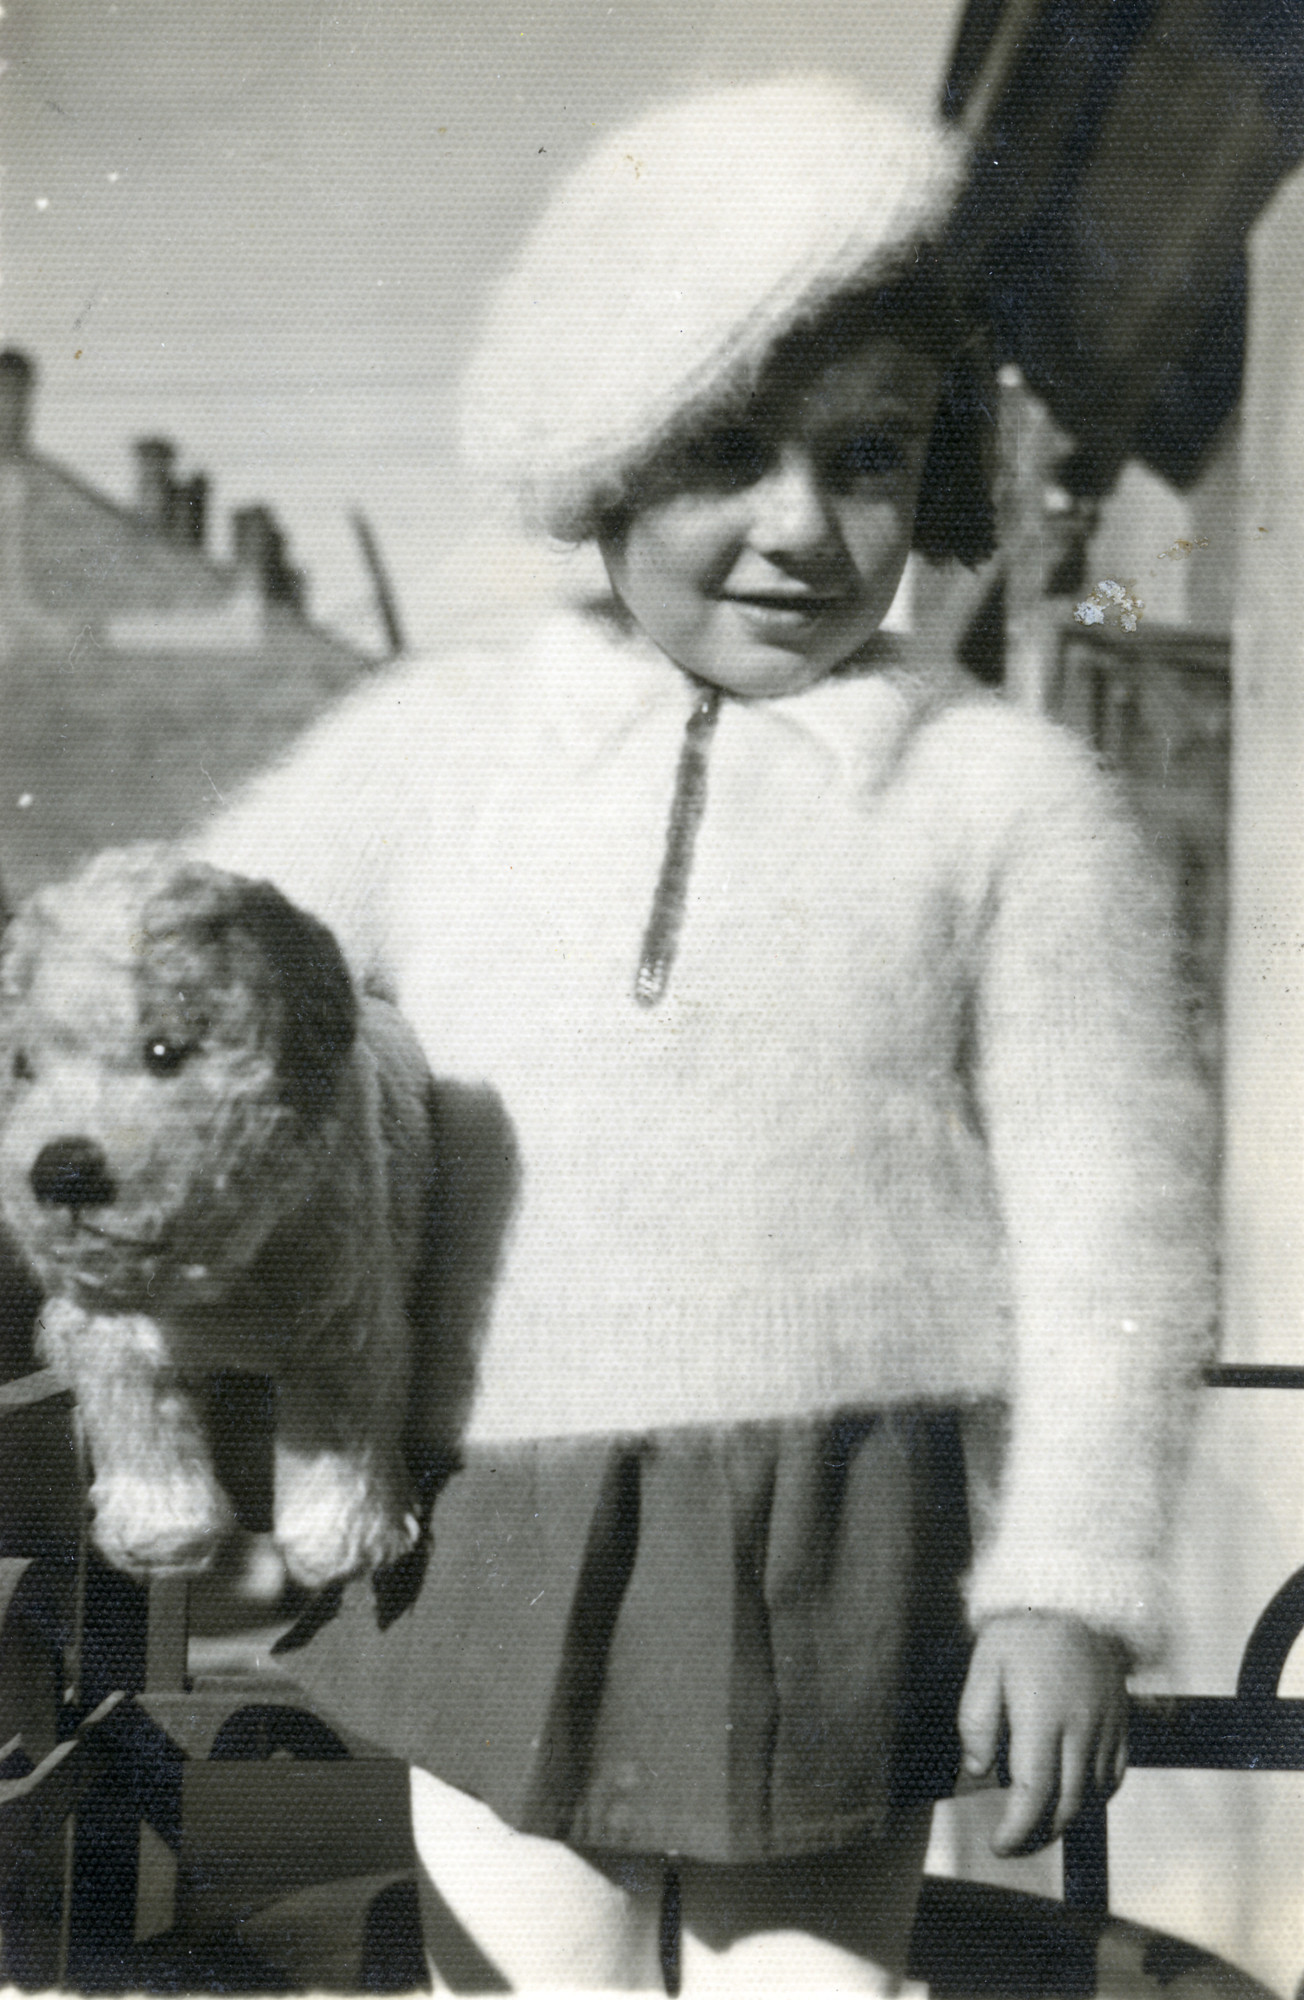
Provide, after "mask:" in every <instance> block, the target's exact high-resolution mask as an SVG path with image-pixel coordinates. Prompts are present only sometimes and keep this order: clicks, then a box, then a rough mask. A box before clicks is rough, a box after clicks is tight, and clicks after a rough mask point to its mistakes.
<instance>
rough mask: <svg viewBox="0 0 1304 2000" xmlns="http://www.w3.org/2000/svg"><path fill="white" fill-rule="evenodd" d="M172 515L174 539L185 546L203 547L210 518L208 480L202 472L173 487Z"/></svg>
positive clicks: (179, 481) (178, 482) (192, 547)
mask: <svg viewBox="0 0 1304 2000" xmlns="http://www.w3.org/2000/svg"><path fill="white" fill-rule="evenodd" d="M170 515H171V525H172V539H173V541H174V542H180V543H181V545H182V546H183V548H188V549H202V548H203V546H204V531H205V526H206V524H207V520H208V481H207V479H205V477H204V475H203V473H202V472H196V473H195V474H194V475H193V477H191V478H190V479H182V480H178V481H177V483H176V484H175V485H174V486H173V487H172V489H171V508H170Z"/></svg>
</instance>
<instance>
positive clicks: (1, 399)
mask: <svg viewBox="0 0 1304 2000" xmlns="http://www.w3.org/2000/svg"><path fill="white" fill-rule="evenodd" d="M35 382H36V370H35V368H34V367H33V366H32V364H31V362H30V361H29V360H28V358H27V356H26V355H25V354H20V353H19V351H18V349H17V348H16V347H6V348H5V350H4V352H3V354H0V458H14V457H17V456H19V455H20V454H21V453H23V452H25V451H26V450H27V425H28V418H29V416H30V414H31V401H32V389H33V387H34V385H35Z"/></svg>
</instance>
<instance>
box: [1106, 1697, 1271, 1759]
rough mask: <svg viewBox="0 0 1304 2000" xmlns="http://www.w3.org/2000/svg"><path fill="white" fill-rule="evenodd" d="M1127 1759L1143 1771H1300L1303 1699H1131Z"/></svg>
mask: <svg viewBox="0 0 1304 2000" xmlns="http://www.w3.org/2000/svg"><path fill="white" fill-rule="evenodd" d="M1127 1760H1128V1763H1129V1764H1131V1765H1133V1766H1134V1767H1136V1768H1139V1769H1148V1770H1173V1769H1177V1768H1186V1769H1188V1770H1195V1771H1299V1770H1304V1701H1294V1700H1281V1699H1273V1700H1268V1701H1251V1700H1248V1699H1246V1698H1245V1697H1244V1696H1236V1695H1199V1694H1184V1695H1169V1696H1155V1697H1149V1696H1148V1697H1146V1699H1144V1700H1133V1702H1132V1704H1131V1708H1130V1713H1129V1717H1128V1742H1127Z"/></svg>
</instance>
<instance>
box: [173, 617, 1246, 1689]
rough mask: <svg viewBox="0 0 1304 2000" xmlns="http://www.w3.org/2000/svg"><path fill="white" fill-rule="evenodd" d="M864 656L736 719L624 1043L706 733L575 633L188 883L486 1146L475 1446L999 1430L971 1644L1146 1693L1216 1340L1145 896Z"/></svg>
mask: <svg viewBox="0 0 1304 2000" xmlns="http://www.w3.org/2000/svg"><path fill="white" fill-rule="evenodd" d="M877 645H878V650H877V651H876V652H874V653H873V654H872V655H871V656H870V657H869V659H868V660H867V663H866V667H865V670H864V671H861V672H859V673H856V674H840V675H838V676H835V677H833V678H830V679H828V680H826V681H824V682H822V683H821V684H819V685H817V686H816V687H814V688H811V689H808V690H807V691H806V692H804V693H802V694H799V695H796V696H792V697H787V698H783V699H779V700H770V701H754V702H742V701H736V700H729V699H726V700H725V702H724V703H723V705H722V708H721V711H720V716H719V721H718V725H717V728H716V732H715V738H714V741H713V743H712V745H711V749H710V756H709V771H708V795H707V802H706V809H705V815H704V818H703V820H702V822H701V826H700V829H699V832H698V837H697V843H696V851H695V856H694V860H693V865H692V871H691V877H690V880H689V887H688V897H687V904H686V909H685V915H684V922H683V928H682V932H681V935H680V940H679V947H678V953H677V956H676V959H675V962H674V965H673V968H672V971H671V974H670V980H669V988H668V991H667V993H666V994H665V997H664V998H663V999H662V1000H661V1002H660V1003H659V1004H658V1005H656V1006H654V1007H651V1008H645V1007H642V1006H639V1005H638V1004H636V1002H635V1000H634V998H633V982H634V975H635V971H636V968H637V963H638V957H639V949H640V942H641V939H642V935H643V930H644V926H645V924H646V921H647V916H648V911H649V906H650V903H651V898H652V894H653V890H654V887H655V884H656V881H657V876H658V872H659V869H660V864H661V857H662V852H663V847H664V840H665V832H666V824H667V818H668V814H669V810H670V804H671V798H672V794H673V789H674V780H675V771H676V765H677V761H678V758H679V753H680V746H681V742H682V739H683V733H684V726H685V722H686V719H687V716H688V713H689V709H690V706H691V703H692V700H693V697H694V692H695V690H694V688H693V686H692V685H691V684H690V683H689V682H688V681H686V680H685V678H684V677H683V676H682V675H681V674H680V673H679V672H678V670H677V669H676V668H674V667H673V666H671V665H670V664H669V663H668V662H667V661H666V660H665V659H664V658H663V657H662V656H661V655H660V654H659V653H657V652H656V651H655V650H654V649H652V648H651V647H650V646H649V645H647V643H646V642H645V641H643V640H642V639H639V638H634V639H629V638H624V637H622V636H620V635H618V634H617V633H615V631H614V630H613V629H612V628H611V627H610V626H608V625H607V624H605V623H603V622H599V621H597V620H596V619H591V618H588V617H580V616H578V615H570V614H563V615H558V616H557V617H556V618H555V619H554V620H553V621H551V622H550V623H549V624H547V625H546V626H545V627H544V629H542V630H541V632H540V633H539V634H538V635H537V636H536V638H535V639H534V640H533V641H532V642H531V643H530V644H529V645H528V646H527V647H526V648H525V649H524V650H523V651H522V652H521V653H520V654H519V655H518V656H516V657H514V658H511V659H506V660H502V659H496V658H490V657H453V658H449V659H445V660H441V661H438V662H435V663H433V664H423V665H420V666H417V667H415V668H410V669H407V670H404V671H401V672H398V673H396V674H394V675H392V676H390V677H387V678H386V679H384V680H383V681H381V682H380V683H378V684H376V685H374V686H372V687H369V688H368V689H366V690H365V691H363V692H362V693H360V694H359V695H357V696H355V697H354V698H353V699H351V700H350V701H348V702H347V703H346V704H344V705H343V706H342V707H341V708H340V709H339V710H337V711H336V712H335V713H334V714H333V715H332V716H331V717H329V718H328V719H327V721H326V722H325V723H324V724H323V725H321V726H320V727H319V728H318V729H317V730H316V731H315V732H314V733H313V734H311V735H310V736H309V737H308V739H307V740H306V741H305V743H304V744H303V745H302V746H301V748H300V749H299V750H298V752H297V753H296V754H295V755H294V756H293V757H292V759H291V760H290V761H289V763H288V764H287V765H285V766H284V767H283V768H281V769H280V770H277V771H275V772H273V773H272V774H271V775H270V776H268V777H266V778H265V779H263V780H262V781H261V782H260V783H258V784H257V785H256V786H255V787H254V789H253V790H252V792H251V793H250V794H249V795H248V797H247V798H246V799H245V800H244V801H243V802H242V803H241V804H239V805H238V806H237V807H236V808H235V809H233V810H231V811H230V812H228V814H227V815H226V816H225V818H224V819H222V820H221V821H219V823H218V824H217V825H216V827H215V828H214V830H213V831H212V833H211V834H210V835H209V836H208V838H207V839H206V841H205V843H204V852H205V853H206V854H207V855H208V856H209V858H211V859H215V860H218V861H220V862H222V863H223V864H225V865H226V866H228V867H233V868H237V869H240V870H242V871H243V872H246V873H250V874H255V875H270V876H272V877H273V878H274V879H275V880H276V881H277V882H278V883H279V884H280V885H281V887H282V888H283V889H285V890H286V892H287V893H288V894H290V895H291V896H293V897H294V898H295V899H296V900H298V901H299V902H301V903H303V904H305V905H306V906H307V907H309V908H310V909H313V910H315V911H316V912H317V913H319V914H320V915H321V916H322V917H323V918H325V919H326V920H327V921H328V922H329V923H331V924H332V925H333V926H334V927H335V929H336V931H337V933H338V935H339V936H340V938H341V940H342V941H343V943H344V945H345V948H346V950H347V952H348V953H349V955H350V957H351V959H352V961H353V963H354V965H355V967H356V969H357V970H358V971H359V973H360V974H361V975H362V976H363V977H364V978H366V979H367V980H369V981H370V982H371V983H372V985H373V986H375V987H377V988H378V989H380V990H383V991H385V992H387V993H389V994H390V995H391V996H392V997H394V998H395V999H396V1000H397V1001H398V1003H399V1005H400V1006H401V1007H402V1008H403V1010H404V1011H405V1013H406V1014H407V1016H408V1018H409V1019H410V1020H411V1021H412V1023H413V1024H414V1025H415V1027H416V1029H417V1032H418V1034H419V1035H420V1037H421V1039H422V1041H423V1043H424V1045H425V1049H426V1052H427V1055H428V1058H429V1060H430V1063H431V1065H432V1067H433V1069H434V1070H435V1072H436V1073H437V1074H438V1075H443V1076H445V1077H449V1078H453V1079H457V1080H460V1081H462V1082H467V1083H471V1082H474V1083H481V1082H484V1083H488V1084H489V1085H490V1086H491V1087H492V1089H493V1090H494V1091H495V1092H496V1093H497V1094H498V1096H499V1097H500V1099H501V1102H502V1105H503V1108H504V1109H505V1111H506V1114H507V1116H508V1118H509V1119H510V1121H511V1124H512V1127H513V1128H514V1132H515V1135H516V1141H517V1144H518V1147H519V1152H520V1159H521V1164H522V1178H521V1184H520V1190H519V1196H518V1200H517V1205H516V1210H515V1213H514V1216H513V1219H512V1223H511V1227H510V1230H509V1234H508V1238H507V1242H506V1247H505V1251H504V1254H503V1261H502V1265H501V1270H500V1274H499V1279H498V1282H497V1286H496V1289H495V1292H494V1297H493V1304H492V1310H491V1313H490V1317H489V1324H488V1328H487V1333H486V1336H485V1339H484V1345H483V1349H482V1352H481V1355H480V1361H479V1370H478V1382H477V1388H476V1392H475V1396H474V1400H473V1404H472V1407H471V1411H470V1418H469V1428H468V1435H469V1437H470V1438H472V1439H484V1440H487V1439H502V1438H513V1437H522V1436H549V1435H559V1436H560V1435H570V1434H575V1433H581V1432H605V1431H641V1430H644V1429H646V1428H647V1427H649V1426H652V1425H672V1424H691V1423H721V1422H731V1421H736V1420H739V1419H747V1418H764V1417H776V1416H785V1415H806V1414H812V1413H817V1412H831V1411H836V1410H845V1409H855V1408H863V1407H866V1406H868V1407H873V1406H876V1405H883V1404H888V1403H901V1402H921V1403H925V1404H934V1405H937V1404H941V1405H948V1404H949V1405H957V1404H958V1405H961V1406H973V1407H975V1408H978V1409H982V1408H983V1407H986V1408H987V1409H989V1410H990V1409H991V1408H992V1407H993V1405H994V1404H997V1405H999V1406H1003V1407H1005V1408H1007V1409H1008V1411H1009V1422H1008V1426H1007V1427H1006V1428H1007V1430H1008V1440H1007V1443H1006V1446H1005V1449H1004V1456H1003V1464H1002V1466H1001V1470H1000V1477H999V1497H998V1500H997V1504H996V1507H995V1511H994V1517H993V1519H992V1520H991V1522H990V1524H989V1529H988V1532H987V1534H986V1536H985V1539H984V1542H983V1545H982V1547H981V1548H980V1553H979V1557H978V1560H977V1563H976V1565H975V1569H974V1572H973V1575H972V1577H971V1579H970V1608H971V1613H972V1615H973V1616H974V1618H975V1619H976V1620H981V1619H982V1618H984V1617H988V1616H991V1615H994V1614H995V1613H997V1612H1000V1611H1005V1610H1010V1609H1014V1608H1019V1607H1026V1606H1033V1607H1037V1608H1042V1609H1048V1610H1064V1611H1070V1612H1074V1613H1076V1614H1078V1615H1080V1616H1082V1617H1083V1618H1085V1619H1086V1620H1087V1621H1088V1622H1090V1623H1092V1624H1094V1625H1096V1626H1097V1627H1099V1628H1102V1629H1107V1630H1111V1631H1114V1632H1117V1633H1118V1634H1120V1635H1121V1636H1122V1637H1124V1638H1125V1639H1126V1640H1127V1641H1128V1642H1129V1643H1130V1644H1132V1645H1133V1646H1134V1647H1135V1648H1136V1649H1137V1651H1138V1652H1146V1651H1149V1650H1150V1649H1151V1648H1152V1646H1153V1644H1154V1642H1155V1640H1156V1637H1157V1635H1158V1633H1159V1631H1160V1629H1161V1626H1162V1612H1161V1596H1162V1591H1161V1585H1160V1576H1161V1557H1162V1547H1163V1539H1164V1527H1165V1520H1166V1515H1167V1511H1168V1501H1169V1498H1170V1490H1171V1487H1172V1484H1173V1482H1174V1480H1175V1477H1176V1474H1177V1469H1178V1465H1179V1463H1180V1457H1181V1448H1182V1443H1183V1439H1184V1435H1185V1431H1186V1427H1187V1422H1188V1417H1189V1407H1190V1394H1189V1389H1190V1384H1191V1381H1192V1377H1193V1374H1194V1370H1195V1367H1196V1364H1197V1362H1198V1360H1199V1358H1200V1356H1201V1354H1202V1353H1203V1351H1204V1345H1205V1339H1206V1330H1207V1325H1208V1320H1209V1296H1208V1294H1209V1278H1208V1253H1207V1246H1208V1241H1209V1234H1208V1217H1207V1211H1206V1206H1205V1164H1206V1163H1205V1121H1204V1114H1203V1107H1202V1103H1201V1097H1200V1093H1199V1091H1198V1089H1197V1087H1196V1085H1195V1083H1194V1080H1193V1077H1192V1074H1191V1071H1190V1068H1189V1065H1188V1061H1187V1057H1186V1053H1185V1048H1184V1039H1183V1035H1182V1032H1181V1029H1180V1026H1179V1023H1178V1018H1177V1013H1176V1009H1175V1006H1174V1001H1173V996H1172V991H1171V986H1170V979H1169V972H1168V964H1167V960H1168V937H1167V932H1166V924H1165V920H1164V917H1163V914H1162V911H1161V910H1160V908H1159V907H1158V906H1157V903H1156V899H1155V897H1154V894H1153V891H1152V888H1151V881H1150V878H1151V874H1152V870H1151V869H1150V868H1149V867H1148V866H1147V862H1146V858H1145V855H1144V852H1143V850H1142V847H1141V845H1140V842H1139V840H1138V838H1137V836H1136V834H1135V833H1134V831H1133V830H1132V829H1131V827H1130V826H1129V825H1128V823H1127V822H1126V820H1125V818H1124V817H1123V816H1122V815H1121V814H1120V813H1119V812H1118V810H1117V809H1116V806H1115V802H1114V799H1113V796H1112V793H1111V791H1110V789H1109V788H1108V786H1107V785H1106V783H1105V781H1104V780H1103V779H1102V778H1101V776H1100V775H1099V774H1098V772H1097V771H1096V769H1095V767H1094V765H1093V763H1092V761H1091V759H1090V758H1089V757H1088V756H1087V755H1086V754H1085V753H1084V751H1083V750H1082V749H1081V748H1080V747H1079V746H1078V745H1076V744H1075V743H1074V742H1073V741H1071V740H1070V739H1069V738H1067V737H1066V736H1064V735H1063V734H1061V733H1060V732H1058V731H1057V730H1055V729H1053V728H1052V727H1050V726H1048V725H1046V724H1044V723H1042V722H1040V721H1039V720H1036V719H1034V718H1030V717H1028V716H1027V715H1024V714H1021V713H1018V712H1016V711H1015V710H1013V709H1012V708H1011V707H1009V706H1008V705H1006V704H1004V703H1003V702H1001V701H1000V700H998V699H995V698H993V697H989V696H987V695H985V694H983V693H982V692H981V691H979V690H977V689H976V688H975V687H974V686H973V684H972V683H970V682H969V681H968V680H967V679H966V678H965V676H963V675H962V674H961V673H960V672H959V671H958V670H956V669H954V668H950V667H947V666H940V665H938V664H936V663H930V662H927V661H920V660H918V659H917V658H916V659H912V657H911V655H910V652H909V650H908V649H907V648H904V647H903V646H902V644H901V642H893V641H888V640H886V639H880V641H879V642H877Z"/></svg>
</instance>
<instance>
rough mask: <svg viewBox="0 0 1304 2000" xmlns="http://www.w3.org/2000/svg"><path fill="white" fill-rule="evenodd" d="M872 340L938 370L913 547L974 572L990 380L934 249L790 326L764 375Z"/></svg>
mask: <svg viewBox="0 0 1304 2000" xmlns="http://www.w3.org/2000/svg"><path fill="white" fill-rule="evenodd" d="M874 334H887V335H890V336H891V337H892V338H893V339H895V340H899V341H900V342H901V343H902V345H903V346H906V347H912V348H915V349H917V350H918V351H919V352H920V353H922V354H925V355H927V357H928V359H929V360H930V361H932V362H934V363H935V364H936V366H937V367H938V368H940V369H941V371H942V381H941V389H940V392H939V395H938V402H937V414H936V416H935V417H934V419H933V429H932V435H931V436H930V438H929V441H928V452H927V456H926V458H925V460H924V472H923V478H922V480H921V482H920V487H919V499H918V502H917V503H916V507H915V531H914V536H913V540H912V543H911V546H912V547H913V548H914V549H916V550H917V551H918V552H919V554H920V555H922V556H927V557H928V558H929V560H930V561H932V562H947V561H949V560H952V559H954V560H956V561H958V562H962V563H967V564H968V565H969V566H970V568H973V567H975V566H976V565H977V564H978V563H981V562H985V561H986V559H987V557H988V556H990V555H991V554H992V553H993V552H994V550H995V548H996V510H995V506H994V504H993V500H992V479H993V475H994V470H995V462H996V381H995V373H994V370H993V368H992V365H991V361H990V359H989V356H988V353H987V350H986V345H985V342H984V340H983V338H982V335H981V332H980V330H979V328H978V327H977V326H976V325H975V323H974V321H973V319H972V318H971V317H970V316H969V314H967V313H966V312H965V311H964V309H963V307H962V305H961V303H960V302H959V300H958V299H957V297H956V293H955V290H954V287H953V286H952V284H951V282H950V279H949V277H948V274H947V271H946V267H945V265H944V263H943V260H942V258H941V256H940V255H939V253H938V251H937V250H936V249H935V248H934V246H933V245H932V244H929V243H924V244H921V245H920V246H919V247H918V249H917V251H916V252H915V257H914V261H913V262H912V263H910V264H907V265H905V266H904V267H903V268H902V269H901V270H900V271H899V272H897V273H895V274H894V275H892V276H890V277H886V278H884V279H882V280H881V281H880V282H879V283H878V284H876V285H873V286H867V287H866V288H865V289H864V290H863V291H859V292H850V293H844V294H843V296H842V297H841V298H839V299H837V300H835V302H834V303H833V304H832V305H831V306H829V307H827V308H826V309H825V311H824V312H823V313H821V314H820V315H819V317H818V318H816V319H814V320H812V321H811V322H810V323H808V324H807V325H805V326H800V327H798V328H796V329H795V331H794V332H792V333H791V334H789V335H788V337H787V338H786V339H785V340H784V341H783V342H781V344H780V346H779V348H778V349H777V351H776V352H775V353H774V354H773V355H772V356H771V357H770V361H769V364H768V366H767V371H766V372H767V373H768V372H769V371H770V369H780V368H781V369H783V370H784V372H785V373H786V372H788V371H789V370H792V371H794V372H800V373H809V374H814V373H816V372H817V371H818V370H820V369H822V368H825V367H827V366H828V365H829V364H830V363H831V362H834V361H838V360H841V358H842V357H843V356H844V355H845V354H847V353H848V352H849V351H850V350H851V349H852V348H853V347H856V346H859V344H860V343H861V342H862V341H864V340H867V339H869V338H870V337H871V336H872V335H874Z"/></svg>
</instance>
